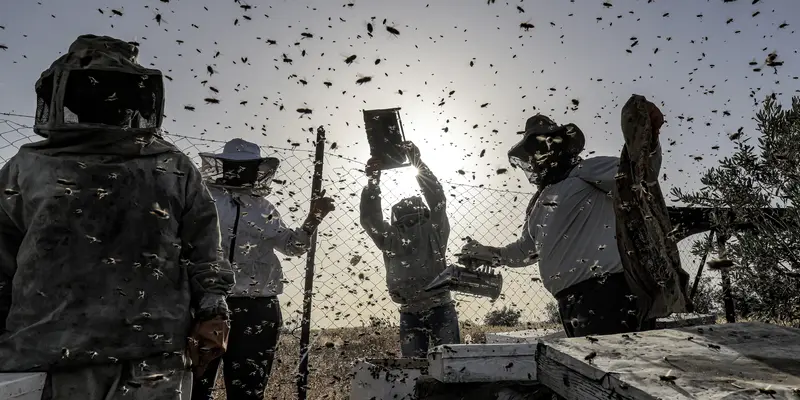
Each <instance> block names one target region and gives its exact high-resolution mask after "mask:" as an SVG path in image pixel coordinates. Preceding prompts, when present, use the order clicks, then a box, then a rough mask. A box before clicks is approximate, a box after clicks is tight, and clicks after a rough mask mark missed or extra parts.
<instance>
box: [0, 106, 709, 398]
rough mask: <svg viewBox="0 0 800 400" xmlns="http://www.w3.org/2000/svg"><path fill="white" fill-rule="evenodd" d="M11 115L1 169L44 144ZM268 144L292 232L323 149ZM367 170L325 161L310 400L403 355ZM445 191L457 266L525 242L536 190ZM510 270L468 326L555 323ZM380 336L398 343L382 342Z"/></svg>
mask: <svg viewBox="0 0 800 400" xmlns="http://www.w3.org/2000/svg"><path fill="white" fill-rule="evenodd" d="M3 115H5V116H6V117H9V116H10V117H12V118H6V119H0V165H2V164H5V162H6V161H8V159H9V158H11V157H12V156H13V155H14V154H15V153H16V151H17V149H18V148H19V147H20V146H21V145H23V144H25V143H29V142H32V141H36V140H39V137H38V136H37V135H35V134H34V133H33V131H32V130H31V127H30V126H29V124H31V123H32V119H26V118H24V117H25V116H19V115H9V114H3ZM165 137H166V139H167V140H169V141H170V142H172V143H173V144H175V145H176V146H177V147H178V148H180V149H181V150H182V151H183V152H185V153H186V154H187V155H189V156H190V157H192V158H193V159H194V160H195V162H196V163H197V165H198V166H199V156H198V153H201V152H218V151H221V149H222V147H223V145H224V143H225V142H224V141H219V140H213V139H206V138H198V137H188V136H180V135H173V134H167V135H165ZM261 147H262V151H263V155H264V156H272V157H277V158H279V159H280V160H281V165H280V167H279V170H278V173H277V174H276V176H275V179H274V181H273V184H272V192H271V193H270V194H269V196H268V198H269V200H270V201H271V202H272V203H273V204H274V205H275V206H276V208H277V209H278V211H279V212H280V213H281V216H282V218H283V219H284V220H285V221H286V223H287V224H288V225H289V226H290V227H298V226H300V225H301V224H302V222H303V220H304V219H305V217H306V214H307V212H308V207H309V200H310V196H311V179H312V175H313V171H314V152H313V151H312V150H305V149H301V148H298V147H295V146H290V147H288V148H284V147H274V146H261ZM423 151H424V149H423ZM423 158H424V154H423ZM364 161H366V160H364ZM363 168H364V162H363V161H361V160H354V159H350V158H347V157H344V156H341V155H339V154H337V153H336V152H334V151H327V152H326V154H325V164H324V170H323V177H324V178H323V189H324V190H326V195H327V196H330V197H332V198H333V199H334V200H335V202H336V210H335V211H334V212H332V213H331V214H330V215H329V216H328V218H327V219H326V221H325V222H323V224H322V226H321V227H320V232H319V239H318V241H317V252H316V260H315V265H316V272H315V277H314V293H313V303H312V314H311V326H312V329H313V334H312V338H311V346H310V349H311V350H310V351H311V355H310V358H311V361H310V378H309V395H310V396H311V397H312V398H328V399H330V398H346V397H347V395H346V393H341V391H342V390H343V388H347V386H348V384H349V383H348V381H349V379H348V374H349V373H350V365H351V364H352V362H353V361H355V359H356V358H365V357H366V358H380V357H387V356H394V355H397V354H399V341H398V339H397V337H396V325H397V321H398V307H397V305H395V304H394V303H393V302H392V301H391V299H390V298H389V296H388V293H387V288H386V282H385V273H384V271H385V270H384V266H383V259H382V256H381V253H380V251H379V250H378V249H377V248H375V246H374V245H373V243H372V241H371V240H370V239H369V237H367V235H366V234H365V233H364V231H363V229H362V228H361V226H360V223H359V211H358V210H359V201H360V193H361V189H362V188H363V186H364V185H365V184H366V177H365V175H364V172H363ZM433 172H434V173H436V171H433ZM443 184H444V186H445V191H446V193H447V195H448V204H447V213H448V216H449V219H450V224H451V232H452V233H451V235H450V243H449V244H448V259H449V260H450V262H453V261H454V257H453V256H452V255H453V254H454V253H456V252H458V250H460V248H461V246H462V245H463V243H464V241H463V239H464V238H466V237H467V236H469V237H472V238H473V239H476V240H478V241H480V242H482V243H485V244H490V245H503V244H507V243H510V242H512V241H514V240H516V239H517V237H518V235H519V234H520V232H521V229H522V222H523V218H524V212H525V208H526V206H527V204H528V201H529V199H530V197H531V196H532V192H515V191H509V190H498V189H493V188H488V187H479V186H470V185H464V184H457V183H452V182H447V181H443ZM381 187H382V193H383V203H382V204H383V208H384V217H386V218H388V216H389V208H390V207H391V205H393V204H394V203H395V202H397V201H398V200H400V199H402V198H404V197H407V196H410V195H413V194H418V193H419V189H418V187H417V183H416V180H415V179H414V172H413V171H412V170H411V169H410V168H406V169H402V168H401V169H396V170H389V171H386V172H384V176H383V178H382V179H381ZM704 238H705V234H700V235H694V236H692V237H689V238H686V239H684V240H683V241H681V242H680V243H679V249H680V253H681V259H682V264H683V267H684V269H685V270H686V271H687V272H689V273H690V274H691V275H692V279H694V275H695V274H696V272H697V269H698V266H699V265H698V264H699V262H700V257H697V256H695V255H693V254H692V252H691V250H692V247H693V246H695V243H697V242H704V241H705V239H704ZM281 262H282V265H283V271H284V293H283V294H282V295H281V296H280V302H281V307H282V311H283V318H284V323H285V326H284V328H283V330H282V332H283V334H282V339H281V345H280V346H281V347H280V349H279V355H278V358H277V360H276V363H275V367H274V370H273V374H272V377H271V379H270V390H269V391H268V395H267V397H268V398H289V397H294V395H295V392H294V390H295V386H294V382H295V379H296V374H297V365H298V363H299V354H298V352H299V338H300V326H301V323H302V305H303V283H304V277H305V264H306V259H305V257H282V258H281ZM500 273H501V274H503V276H504V288H503V294H502V295H501V297H500V298H499V299H498V300H496V301H490V300H488V299H485V298H476V297H470V296H466V295H460V294H455V296H454V297H455V299H456V301H457V309H458V312H459V320H460V321H461V322H462V325H466V326H470V325H473V326H478V325H481V324H483V319H484V316H485V315H486V314H487V313H488V312H490V311H492V310H497V309H502V308H503V307H510V308H512V309H515V310H518V311H520V312H521V315H520V321H521V322H522V323H525V322H537V321H546V320H547V319H548V318H549V317H550V315H549V313H550V312H552V310H553V308H552V303H554V301H555V300H554V298H553V297H552V296H551V295H550V293H548V292H547V291H546V290H545V289H544V287H543V286H542V284H541V281H540V280H539V274H538V269H537V268H536V267H535V266H532V267H528V268H521V269H509V268H500ZM704 275H705V273H704ZM380 335H384V336H388V337H386V338H378V337H377V336H380ZM463 336H464V335H463V334H462V337H463ZM347 348H349V350H348V349H347ZM342 385H343V386H342Z"/></svg>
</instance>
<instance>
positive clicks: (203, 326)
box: [187, 294, 230, 376]
mask: <svg viewBox="0 0 800 400" xmlns="http://www.w3.org/2000/svg"><path fill="white" fill-rule="evenodd" d="M229 334H230V321H229V311H228V304H227V302H226V301H225V297H224V296H222V295H212V294H208V295H206V296H204V297H203V299H202V300H201V301H200V305H199V307H198V310H197V313H195V317H194V321H193V322H192V330H191V332H190V333H189V343H188V346H187V350H188V353H189V358H190V359H191V360H192V368H193V371H192V372H193V373H194V374H196V375H195V376H202V375H203V373H204V372H205V370H206V369H207V368H208V365H209V364H210V363H211V362H212V361H214V360H215V359H217V358H218V357H221V356H222V355H223V354H225V351H226V350H227V349H228V335H229Z"/></svg>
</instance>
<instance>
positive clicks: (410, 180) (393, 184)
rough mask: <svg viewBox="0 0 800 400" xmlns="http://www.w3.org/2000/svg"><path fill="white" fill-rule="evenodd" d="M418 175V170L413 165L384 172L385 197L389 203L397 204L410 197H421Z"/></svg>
mask: <svg viewBox="0 0 800 400" xmlns="http://www.w3.org/2000/svg"><path fill="white" fill-rule="evenodd" d="M417 173H418V171H417V168H415V167H414V166H411V165H409V166H407V167H400V168H394V169H390V170H386V171H383V174H382V175H383V176H382V177H381V191H382V194H383V197H384V198H385V199H387V201H389V200H391V201H393V202H396V201H399V200H400V199H403V198H406V197H409V196H415V195H419V194H420V190H419V184H418V183H417ZM392 204H393V203H392Z"/></svg>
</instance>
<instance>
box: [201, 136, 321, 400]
mask: <svg viewBox="0 0 800 400" xmlns="http://www.w3.org/2000/svg"><path fill="white" fill-rule="evenodd" d="M200 157H201V160H202V166H201V171H202V173H203V176H204V177H205V179H206V184H207V185H208V187H209V189H210V191H211V194H212V196H213V197H214V200H215V201H216V204H217V211H218V213H219V221H220V228H221V232H222V238H223V239H222V243H223V249H224V251H225V257H226V258H227V259H228V260H229V261H230V263H231V264H232V266H233V269H234V271H235V272H236V286H235V287H234V289H233V293H232V294H231V296H230V297H229V298H228V304H229V305H230V307H231V311H232V316H231V333H230V339H229V342H228V349H227V351H226V353H225V355H224V356H223V357H222V358H220V359H217V360H215V361H214V362H213V363H212V364H211V365H210V366H209V368H208V369H207V370H206V373H205V374H204V375H202V376H198V377H196V379H195V385H194V390H193V392H194V393H193V395H192V398H193V399H202V400H206V399H212V390H213V387H214V382H215V377H216V374H217V368H218V365H219V361H220V360H221V361H223V376H224V378H225V391H226V392H227V398H228V399H242V400H248V399H253V400H256V399H258V400H261V399H263V398H264V389H265V388H266V386H267V381H268V379H269V374H270V372H271V370H272V363H273V359H274V357H275V351H276V349H277V345H278V339H279V337H280V328H281V327H282V326H283V318H282V315H281V307H280V302H279V301H278V296H279V295H280V294H282V293H283V270H282V268H281V262H280V259H279V258H278V255H277V254H276V253H275V250H277V251H278V252H280V253H282V254H284V255H287V256H294V257H296V256H300V255H303V254H305V253H306V252H307V251H308V249H309V245H310V238H311V236H312V235H313V233H314V231H316V230H317V227H319V224H320V223H321V222H322V220H323V219H324V218H325V216H326V215H328V213H330V212H331V211H333V210H334V205H333V200H332V199H330V198H328V197H320V198H317V199H313V200H312V201H311V211H310V213H309V215H308V217H307V218H306V219H305V222H304V223H303V225H302V226H301V227H299V228H297V229H291V228H289V227H288V226H287V224H286V223H285V222H284V221H283V219H282V218H281V215H280V213H279V212H278V210H277V209H276V208H275V206H274V205H273V204H272V203H271V202H270V201H269V200H267V198H266V197H265V196H266V195H267V194H268V193H269V188H270V184H271V182H272V179H273V177H274V176H275V172H276V171H277V169H278V165H279V163H280V162H279V160H278V159H277V158H274V157H263V156H262V155H261V148H260V147H259V146H258V145H257V144H255V143H251V142H248V141H245V140H243V139H238V138H237V139H232V140H230V141H229V142H227V143H226V144H225V146H224V148H223V151H222V152H221V153H218V154H211V153H201V154H200Z"/></svg>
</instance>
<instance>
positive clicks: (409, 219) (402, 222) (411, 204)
mask: <svg viewBox="0 0 800 400" xmlns="http://www.w3.org/2000/svg"><path fill="white" fill-rule="evenodd" d="M430 216H431V211H430V210H429V209H428V206H426V205H425V202H424V201H423V200H422V198H421V197H419V196H412V197H407V198H405V199H403V200H400V201H399V202H397V204H395V205H394V206H392V225H395V226H401V227H412V226H414V225H418V224H421V223H423V222H425V221H427V220H428V219H429V218H430Z"/></svg>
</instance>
